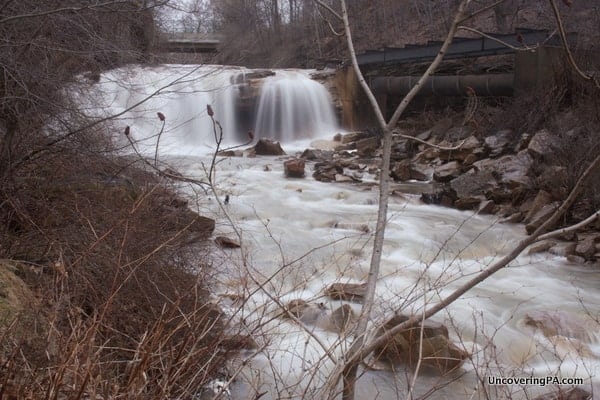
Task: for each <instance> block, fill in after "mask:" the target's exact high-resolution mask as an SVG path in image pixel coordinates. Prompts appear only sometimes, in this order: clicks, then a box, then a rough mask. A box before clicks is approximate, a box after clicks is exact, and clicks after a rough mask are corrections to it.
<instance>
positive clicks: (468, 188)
mask: <svg viewBox="0 0 600 400" xmlns="http://www.w3.org/2000/svg"><path fill="white" fill-rule="evenodd" d="M497 186H498V183H497V182H496V178H495V177H494V174H493V173H492V172H491V171H487V170H485V171H480V170H475V169H471V170H469V171H468V172H466V173H464V174H462V175H460V176H459V177H457V178H455V179H453V180H452V181H450V187H451V188H452V189H453V190H454V191H455V192H456V195H457V196H458V198H463V197H471V196H485V194H486V193H487V192H489V191H490V190H492V189H494V188H495V187H497Z"/></svg>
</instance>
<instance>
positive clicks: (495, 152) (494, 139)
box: [484, 129, 513, 158]
mask: <svg viewBox="0 0 600 400" xmlns="http://www.w3.org/2000/svg"><path fill="white" fill-rule="evenodd" d="M512 136H513V131H511V130H510V129H504V130H501V131H498V132H496V133H495V134H494V135H491V136H488V137H486V138H485V140H484V144H485V149H486V150H487V151H488V152H489V155H490V158H496V157H498V156H500V155H502V154H504V153H505V152H506V151H507V150H508V149H509V145H510V140H511V137H512Z"/></svg>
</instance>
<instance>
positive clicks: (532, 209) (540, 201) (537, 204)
mask: <svg viewBox="0 0 600 400" xmlns="http://www.w3.org/2000/svg"><path fill="white" fill-rule="evenodd" d="M552 200H553V198H552V195H551V194H550V193H548V192H546V191H545V190H540V191H538V193H537V195H536V196H535V199H534V200H533V202H532V203H531V204H529V203H524V207H521V211H524V212H527V214H526V215H525V220H524V221H525V222H526V223H528V222H531V221H532V219H533V218H534V217H535V215H536V214H537V213H538V212H540V210H541V209H542V208H544V207H545V206H547V205H548V204H551V203H552Z"/></svg>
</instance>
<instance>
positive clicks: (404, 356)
mask: <svg viewBox="0 0 600 400" xmlns="http://www.w3.org/2000/svg"><path fill="white" fill-rule="evenodd" d="M406 320H408V317H407V316H405V315H396V316H394V317H392V318H391V319H390V320H389V321H388V322H386V323H385V325H384V326H383V327H382V328H380V329H379V332H378V336H379V335H382V334H383V333H384V332H386V331H388V330H390V329H392V328H393V327H395V326H397V325H399V324H401V323H402V322H404V321H406ZM421 330H422V331H423V332H422V336H423V340H422V341H421ZM374 355H375V358H376V359H379V360H384V361H388V362H390V363H392V364H404V365H407V366H408V367H409V368H411V369H413V368H415V367H416V366H417V363H418V362H419V355H421V367H422V368H423V369H424V370H425V371H426V372H428V373H434V374H439V375H445V374H447V373H449V372H451V371H453V370H456V369H457V368H459V367H460V366H461V365H462V364H463V362H464V361H465V359H467V358H468V357H469V354H468V353H467V352H466V351H465V350H463V349H461V348H459V347H458V346H456V345H455V344H454V343H452V342H451V341H450V339H449V338H448V328H446V326H444V325H442V324H439V323H436V322H432V321H425V322H424V323H423V324H422V325H421V324H420V325H417V326H415V327H413V328H409V329H405V330H402V331H400V332H399V333H397V334H395V335H394V336H393V337H392V338H391V339H390V340H389V341H388V342H387V343H385V344H384V345H383V346H379V347H378V348H376V349H375V351H374Z"/></svg>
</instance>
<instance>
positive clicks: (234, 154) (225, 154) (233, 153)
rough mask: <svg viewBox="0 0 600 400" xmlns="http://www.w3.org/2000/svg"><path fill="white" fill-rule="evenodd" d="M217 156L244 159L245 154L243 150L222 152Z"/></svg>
mask: <svg viewBox="0 0 600 400" xmlns="http://www.w3.org/2000/svg"><path fill="white" fill-rule="evenodd" d="M217 155H218V156H220V157H242V156H243V155H244V152H243V151H241V150H221V151H219V152H218V153H217Z"/></svg>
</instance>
